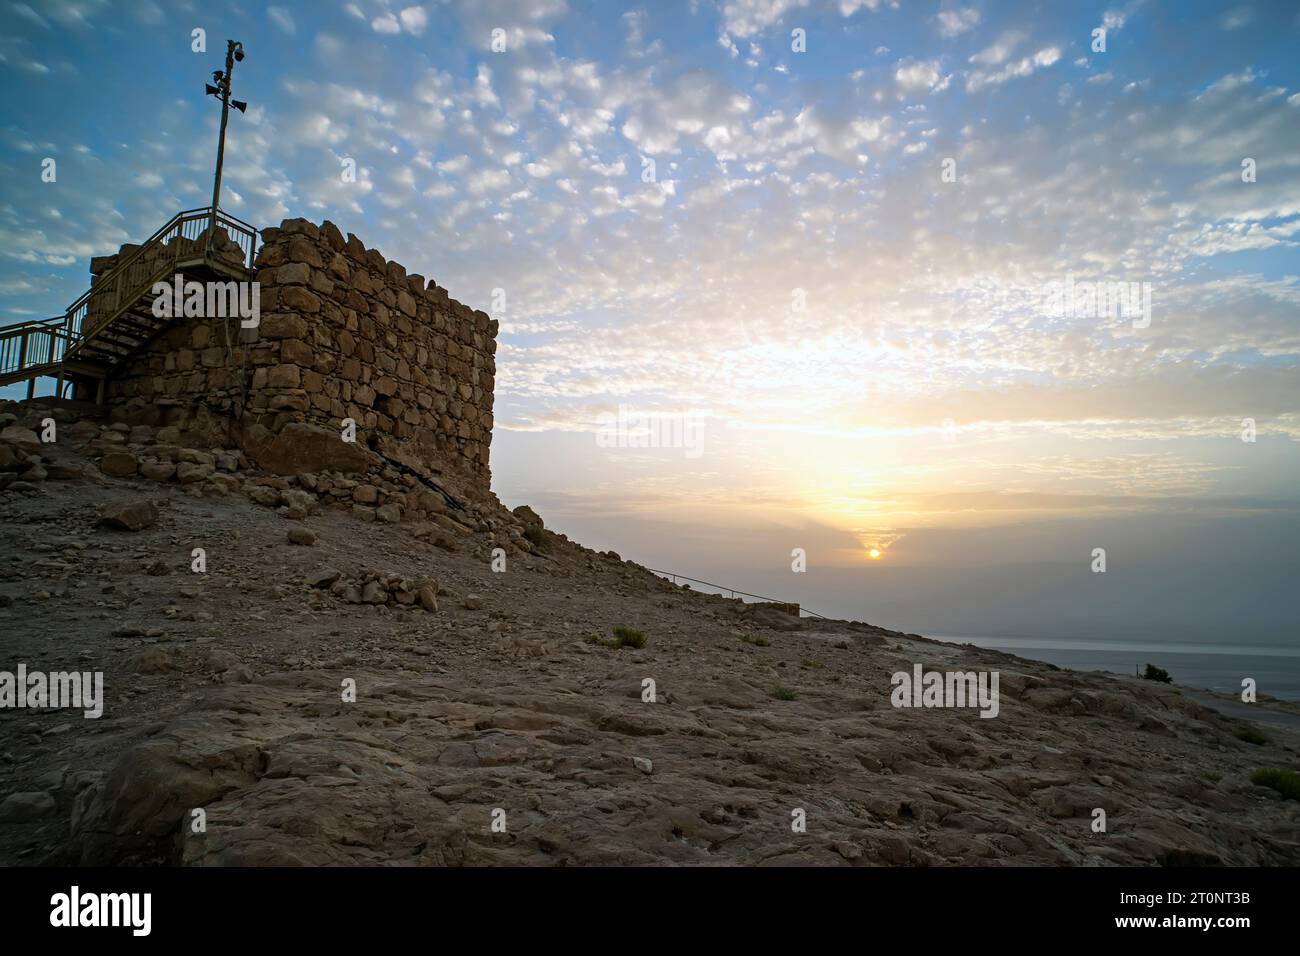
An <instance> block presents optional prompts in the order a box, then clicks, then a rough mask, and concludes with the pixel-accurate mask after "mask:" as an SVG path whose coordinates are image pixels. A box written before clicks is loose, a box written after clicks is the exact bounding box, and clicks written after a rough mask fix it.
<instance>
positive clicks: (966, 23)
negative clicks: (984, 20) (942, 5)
mask: <svg viewBox="0 0 1300 956" xmlns="http://www.w3.org/2000/svg"><path fill="white" fill-rule="evenodd" d="M938 20H939V35H940V36H944V37H955V36H957V35H959V34H962V33H965V32H966V31H967V30H970V29H972V28H973V27H974V26H975V25H976V24H977V23H979V22H980V12H979V10H978V9H977V8H976V7H966V8H962V7H952V8H950V9H947V10H940V11H939V15H938Z"/></svg>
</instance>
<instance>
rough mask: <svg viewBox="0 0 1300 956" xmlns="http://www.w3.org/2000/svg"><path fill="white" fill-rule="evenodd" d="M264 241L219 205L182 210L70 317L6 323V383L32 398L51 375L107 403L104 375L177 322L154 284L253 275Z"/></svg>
mask: <svg viewBox="0 0 1300 956" xmlns="http://www.w3.org/2000/svg"><path fill="white" fill-rule="evenodd" d="M257 245H258V231H257V230H256V229H255V228H253V227H252V226H250V225H249V224H248V223H246V222H242V221H241V220H239V219H236V218H234V217H233V216H230V215H228V214H226V213H224V212H222V211H221V210H219V209H214V208H213V207H212V206H205V207H203V208H201V209H190V210H187V211H186V212H182V213H177V214H176V215H175V216H173V217H172V219H171V220H170V221H169V222H168V223H167V225H165V226H163V227H162V228H161V229H159V230H158V231H157V232H155V233H154V234H153V235H152V236H150V237H149V239H148V240H146V241H145V242H144V244H143V245H141V246H139V247H138V248H136V249H132V250H130V251H127V252H123V253H122V254H120V255H119V256H118V260H117V262H116V263H115V264H114V265H113V267H112V268H111V269H108V270H107V271H105V272H104V273H103V274H102V275H98V276H94V277H93V278H92V280H91V286H90V289H88V290H87V291H86V293H85V294H84V295H83V296H81V298H79V299H78V300H77V301H76V302H74V303H72V305H70V306H69V307H68V310H67V311H66V312H65V313H64V314H63V315H61V316H55V317H54V318H52V319H44V320H40V321H35V322H22V323H20V324H18V325H10V326H5V327H0V386H4V385H12V384H14V383H16V382H22V381H26V382H28V386H27V397H28V398H31V397H32V395H33V394H34V392H35V388H36V380H37V379H38V378H40V377H42V376H45V375H49V376H53V377H55V378H57V379H58V387H57V390H56V392H55V394H56V395H57V396H59V397H63V394H64V389H65V388H66V387H67V385H68V384H69V383H71V384H72V385H73V386H74V389H75V390H76V391H77V392H81V391H82V389H80V388H77V386H86V387H93V388H94V399H95V401H102V400H103V396H104V383H105V381H106V380H108V379H109V378H111V377H112V376H113V375H114V373H116V372H117V371H118V370H120V369H121V368H122V366H123V365H124V364H125V363H127V362H128V361H130V360H131V359H133V358H134V357H136V356H137V355H138V354H139V353H140V352H141V351H142V350H143V349H144V347H145V346H146V345H148V343H149V342H150V341H151V340H152V339H153V338H154V337H155V336H156V335H158V334H159V333H160V332H161V331H162V330H163V329H164V328H165V327H166V326H167V324H168V323H169V322H171V321H172V319H170V318H159V317H157V316H155V315H154V314H153V299H154V297H153V292H152V290H153V286H154V284H155V283H156V282H160V281H166V282H171V281H172V279H173V277H174V276H176V275H177V274H181V275H183V276H184V277H185V279H186V280H197V281H205V280H209V279H221V280H229V279H234V280H236V281H251V280H252V278H253V262H254V260H255V258H256V256H257ZM84 397H87V398H89V397H90V396H89V394H85V395H84Z"/></svg>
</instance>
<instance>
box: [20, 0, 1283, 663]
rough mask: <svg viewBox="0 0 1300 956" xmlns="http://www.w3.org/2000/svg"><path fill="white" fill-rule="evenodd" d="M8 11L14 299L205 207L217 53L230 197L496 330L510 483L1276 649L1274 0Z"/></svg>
mask: <svg viewBox="0 0 1300 956" xmlns="http://www.w3.org/2000/svg"><path fill="white" fill-rule="evenodd" d="M0 3H3V7H0V10H3V28H2V29H0V74H3V82H2V83H0V105H2V107H3V119H2V120H0V173H2V174H3V175H2V176H0V308H3V310H4V319H5V320H6V321H19V320H23V319H27V318H35V317H46V316H50V315H54V314H56V313H57V312H59V311H60V310H61V309H62V308H63V307H65V306H66V305H67V303H69V302H71V301H72V300H73V299H75V298H76V297H77V295H79V294H80V293H81V292H82V291H83V289H84V284H85V278H86V260H87V258H88V257H89V256H91V255H96V254H102V253H105V252H108V251H111V250H113V249H115V248H116V247H117V246H118V245H119V244H120V243H122V242H126V241H139V240H140V239H142V238H143V237H145V236H147V235H148V234H149V233H151V232H152V231H153V230H154V229H156V228H157V227H158V226H159V225H161V224H162V223H163V222H165V221H166V220H167V219H168V218H169V217H170V216H171V215H172V214H173V213H175V212H176V211H179V210H181V209H186V208H191V207H194V206H200V205H204V204H206V203H207V202H208V198H209V195H210V191H211V185H210V176H211V166H212V159H213V153H214V142H215V135H216V132H215V130H216V109H215V101H213V100H212V99H210V98H208V99H205V98H204V97H203V96H202V95H201V94H202V84H203V83H204V81H205V80H207V79H208V76H209V73H210V71H211V70H213V69H216V68H218V67H219V66H220V65H221V57H222V56H223V54H224V46H225V42H224V41H225V39H226V38H228V37H229V38H235V39H239V40H241V41H242V42H243V43H244V45H245V48H246V49H247V52H248V58H247V59H246V60H245V61H244V62H243V63H242V64H241V65H240V66H239V67H238V68H237V70H236V74H235V87H236V94H235V95H236V96H237V97H238V98H241V99H246V100H248V101H249V103H250V106H249V110H248V113H247V114H246V115H238V114H234V115H233V118H232V121H231V132H230V141H229V148H228V153H227V166H226V187H227V188H226V192H225V195H224V203H223V204H224V206H225V207H226V208H227V209H228V210H229V211H231V212H232V213H234V214H235V215H237V216H239V217H241V218H243V219H246V220H248V221H250V222H252V223H254V224H256V225H259V226H265V225H272V224H275V223H277V222H278V221H279V220H280V219H282V218H284V217H288V216H306V217H309V218H312V219H314V220H317V221H319V220H321V219H324V218H329V219H332V220H333V221H335V222H336V223H338V224H339V225H340V226H341V227H342V228H343V229H344V230H345V231H352V232H355V233H357V234H358V235H359V236H361V237H362V238H363V239H364V240H365V241H366V243H367V244H368V245H371V246H378V247H379V248H380V249H382V251H383V252H384V253H385V254H386V255H388V256H389V257H390V258H395V259H397V260H399V261H401V262H403V263H404V264H405V265H406V266H407V267H408V268H409V269H411V270H412V271H415V272H420V273H422V274H425V275H428V276H432V277H434V278H436V279H437V281H438V282H439V283H440V284H442V285H444V286H446V287H447V288H448V289H449V290H450V291H451V293H452V295H454V296H455V297H457V298H459V299H461V300H462V301H465V302H467V303H469V304H471V305H473V306H475V307H480V308H484V309H485V310H487V311H489V312H490V313H492V314H493V315H494V317H496V318H499V319H500V320H501V336H500V350H499V352H498V356H497V360H498V377H497V425H496V433H495V437H494V441H493V452H492V458H493V471H494V476H495V477H494V484H495V487H496V489H497V491H498V493H499V494H500V495H501V497H502V498H503V499H504V500H505V501H506V502H507V503H509V504H511V505H514V504H518V503H522V502H528V503H531V504H533V505H534V506H535V507H537V509H538V510H539V511H540V512H541V513H542V514H543V515H544V516H545V517H546V518H547V519H548V522H549V524H550V525H551V526H553V527H556V528H558V529H560V530H564V531H567V532H569V533H570V534H572V535H573V536H575V537H576V538H578V539H579V540H581V541H583V542H584V543H588V544H591V545H593V546H598V547H602V548H614V549H616V550H618V551H619V552H620V553H622V554H624V555H625V556H627V557H632V558H635V559H637V560H640V561H643V562H645V563H647V564H650V565H651V566H653V567H660V568H669V569H673V570H678V571H681V572H684V573H687V574H693V575H696V576H699V577H703V578H705V579H707V580H721V581H722V582H724V583H727V584H732V585H734V586H736V587H740V588H743V589H746V590H756V591H759V592H760V593H765V594H774V595H776V596H780V597H783V598H788V599H792V600H802V601H803V602H805V603H806V604H807V605H809V606H811V607H813V608H816V609H818V610H823V611H827V612H830V613H837V614H847V615H851V616H853V617H860V618H863V619H867V620H872V621H878V622H880V623H885V624H889V625H893V626H899V627H903V628H906V629H911V630H932V631H939V632H942V633H948V634H970V635H989V634H993V635H996V634H1050V635H1057V636H1075V635H1082V634H1088V635H1117V636H1124V637H1127V636H1130V635H1136V636H1144V637H1153V638H1166V639H1175V638H1176V639H1193V640H1210V639H1222V638H1223V637H1224V636H1225V635H1237V636H1241V637H1242V639H1245V638H1246V637H1250V638H1252V639H1255V638H1258V639H1261V640H1286V639H1290V640H1294V639H1295V635H1296V634H1297V631H1298V627H1297V625H1300V599H1297V597H1296V596H1295V595H1296V593H1297V592H1300V588H1297V587H1296V578H1297V570H1298V569H1300V562H1298V561H1297V558H1296V543H1297V541H1300V507H1298V504H1300V501H1298V497H1300V496H1298V494H1297V478H1298V477H1300V453H1298V451H1300V445H1298V442H1300V374H1297V373H1298V371H1300V370H1298V369H1297V364H1298V357H1300V279H1297V276H1298V275H1300V255H1297V246H1298V243H1300V58H1297V57H1296V56H1295V51H1296V50H1297V49H1300V9H1298V8H1297V7H1296V5H1295V4H1294V3H1293V2H1285V0H1276V2H1263V0H1254V2H1242V3H1234V2H1226V3H1201V2H1195V0H1183V2H1177V3H1173V2H1165V3H1157V2H1154V0H1148V2H1141V0H1128V2H1118V0H1116V2H1114V3H1113V5H1107V4H1106V3H1089V2H1070V3H1057V2H1042V3H1014V2H999V3H993V2H978V0H973V2H970V3H950V2H946V0H942V2H936V0H924V2H922V0H897V2H891V0H721V2H712V0H682V2H673V0H657V2H654V3H640V4H626V5H625V4H619V3H614V2H579V0H518V2H506V0H444V2H427V3H423V4H407V3H404V2H402V0H398V2H393V3H389V2H386V0H356V2H355V3H330V2H318V3H310V4H308V3H301V4H299V3H289V2H285V3H282V4H275V5H269V6H268V5H263V4H258V3H252V2H241V3H223V2H220V0H212V2H205V3H203V4H198V3H186V2H163V0H137V2H130V3H122V4H119V5H113V4H110V3H108V2H106V0H58V2H55V0H50V2H36V0H29V2H28V3H17V4H14V3H8V2H7V0H0ZM196 28H202V29H204V30H205V31H206V38H207V52H205V53H196V52H193V50H192V46H193V41H192V31H193V30H194V29H196ZM1098 30H1104V31H1105V34H1104V36H1105V43H1104V47H1105V48H1104V51H1102V50H1100V49H1097V48H1096V47H1097V46H1098V43H1097V34H1096V33H1095V31H1098ZM46 157H51V158H54V159H55V160H56V161H57V164H58V165H57V181H56V182H54V183H42V182H41V178H40V172H41V162H42V160H43V159H44V158H46ZM348 160H351V161H353V162H354V163H355V166H356V169H357V176H356V181H355V182H348V181H345V177H344V176H343V175H342V174H341V173H342V171H343V169H344V168H345V166H346V165H347V161H348ZM1248 160H1249V162H1247V161H1248ZM1248 180H1253V181H1248ZM1067 282H1072V283H1075V287H1076V289H1088V288H1092V285H1091V284H1093V283H1119V282H1124V283H1137V284H1139V288H1140V289H1141V290H1143V291H1145V292H1146V293H1147V294H1149V296H1150V303H1151V307H1150V310H1149V312H1148V313H1145V314H1143V315H1132V314H1122V313H1121V314H1115V313H1114V312H1112V313H1110V314H1106V310H1105V309H1096V308H1092V307H1091V306H1090V304H1089V303H1087V302H1086V301H1084V300H1079V299H1075V300H1072V301H1071V304H1070V307H1068V308H1061V307H1059V305H1060V300H1059V299H1054V298H1053V296H1052V293H1053V291H1055V290H1059V289H1060V288H1062V287H1063V286H1064V285H1065V284H1066V283H1067ZM1081 301H1083V302H1084V305H1083V307H1081V306H1080V302H1081ZM10 391H11V392H12V390H10ZM620 406H622V407H623V408H624V409H625V413H627V414H629V415H633V416H635V415H644V414H654V415H658V416H662V417H660V418H658V419H655V421H656V422H658V423H660V424H661V425H666V424H677V425H680V424H681V423H683V422H685V423H688V424H689V425H690V426H691V428H692V429H693V430H692V431H690V432H689V433H688V434H690V435H692V436H694V438H698V441H692V442H691V443H690V444H691V447H690V448H681V447H678V448H641V449H639V448H627V447H617V446H618V444H619V443H618V442H615V443H614V445H615V447H608V446H609V445H610V442H608V441H601V440H598V439H599V438H600V436H601V435H602V434H604V435H605V436H606V437H608V435H609V434H610V433H609V432H608V430H606V431H604V432H602V427H603V425H602V423H606V422H607V421H608V419H609V418H610V416H615V415H617V413H618V410H619V408H620ZM1245 419H1251V420H1252V421H1253V423H1254V429H1255V439H1256V440H1255V441H1253V442H1247V441H1243V440H1242V435H1243V429H1244V428H1245V427H1246V426H1245V425H1244V424H1243V420H1245ZM634 434H635V432H634ZM795 548H802V549H804V551H805V552H806V555H807V571H806V572H804V573H796V572H794V571H792V569H791V563H792V556H791V552H792V550H793V549H795ZM1095 548H1105V549H1106V552H1107V561H1108V568H1107V572H1106V573H1105V574H1104V575H1102V574H1094V573H1093V572H1092V571H1091V569H1090V566H1091V564H1092V561H1093V558H1092V552H1093V549H1095ZM872 550H874V551H876V552H877V555H876V556H875V557H873V556H872V554H871V552H872Z"/></svg>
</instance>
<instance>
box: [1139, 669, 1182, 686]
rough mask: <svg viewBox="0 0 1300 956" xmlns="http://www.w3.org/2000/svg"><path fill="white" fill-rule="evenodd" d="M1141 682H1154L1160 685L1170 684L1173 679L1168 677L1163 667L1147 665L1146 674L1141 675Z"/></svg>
mask: <svg viewBox="0 0 1300 956" xmlns="http://www.w3.org/2000/svg"><path fill="white" fill-rule="evenodd" d="M1142 679H1143V680H1155V681H1159V682H1160V683H1162V684H1172V683H1173V682H1174V679H1173V678H1172V677H1170V676H1169V671H1167V670H1165V669H1164V668H1163V667H1156V665H1155V664H1148V665H1147V669H1146V672H1145V673H1143V675H1142Z"/></svg>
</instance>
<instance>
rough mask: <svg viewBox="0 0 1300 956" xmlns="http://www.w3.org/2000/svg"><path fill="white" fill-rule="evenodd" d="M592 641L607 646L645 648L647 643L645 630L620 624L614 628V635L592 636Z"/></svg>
mask: <svg viewBox="0 0 1300 956" xmlns="http://www.w3.org/2000/svg"><path fill="white" fill-rule="evenodd" d="M590 640H591V643H593V644H599V645H602V646H606V648H643V646H645V645H646V636H645V632H643V631H637V630H636V628H632V627H623V626H621V624H620V626H619V627H616V628H614V636H612V637H599V636H597V635H593V636H591V639H590Z"/></svg>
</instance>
